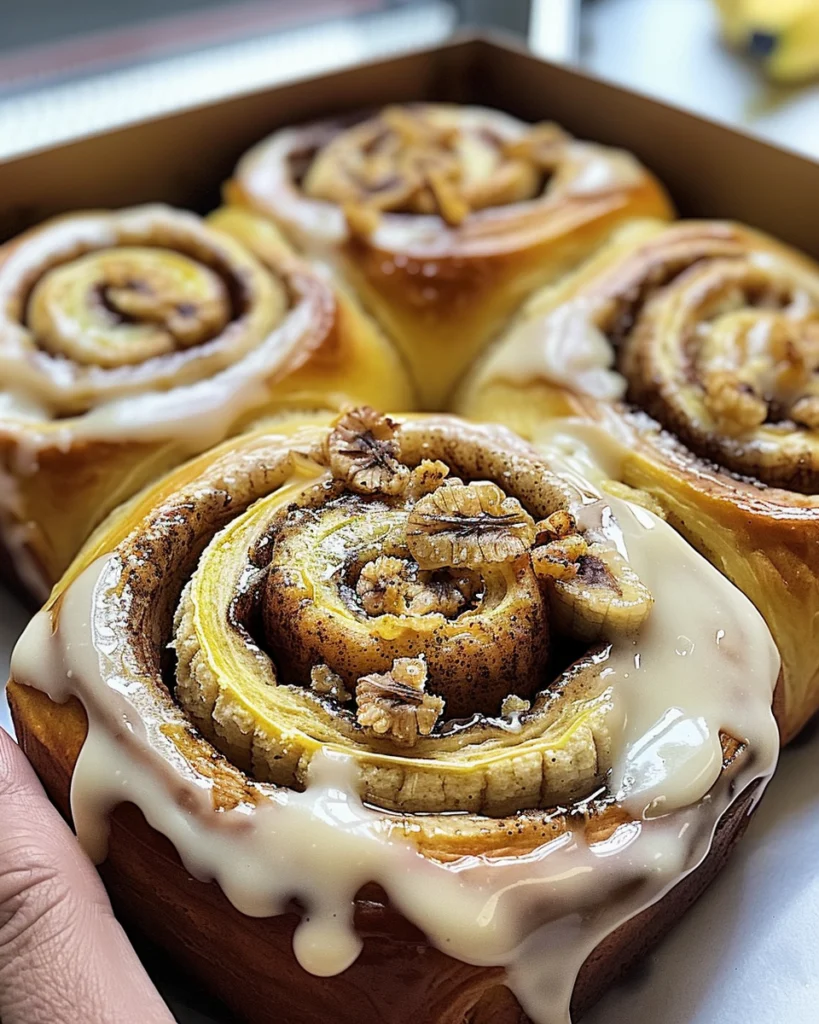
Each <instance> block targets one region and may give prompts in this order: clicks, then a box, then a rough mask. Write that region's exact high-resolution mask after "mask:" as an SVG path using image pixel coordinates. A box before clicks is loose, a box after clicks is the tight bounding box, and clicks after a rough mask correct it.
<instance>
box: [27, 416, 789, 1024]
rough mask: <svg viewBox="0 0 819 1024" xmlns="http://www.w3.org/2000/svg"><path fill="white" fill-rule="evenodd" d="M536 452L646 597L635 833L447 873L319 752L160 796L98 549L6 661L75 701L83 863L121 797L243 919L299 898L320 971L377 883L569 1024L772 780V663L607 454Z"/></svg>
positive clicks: (102, 841) (618, 736) (728, 589)
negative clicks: (717, 837) (725, 752)
mask: <svg viewBox="0 0 819 1024" xmlns="http://www.w3.org/2000/svg"><path fill="white" fill-rule="evenodd" d="M543 447H544V448H545V450H546V451H547V452H548V454H549V456H550V460H552V462H553V465H554V466H555V468H557V469H558V470H559V471H560V472H561V473H562V474H563V475H564V476H566V477H568V478H569V479H570V481H571V482H572V483H574V484H575V485H576V486H577V488H578V501H579V508H578V509H577V511H578V515H579V517H580V519H581V522H582V524H583V525H585V526H586V528H587V529H588V530H589V531H591V532H592V533H594V534H595V536H596V537H599V538H603V539H606V540H607V541H608V542H609V543H611V544H614V545H616V546H617V547H618V548H619V549H620V550H621V551H622V552H623V553H624V554H625V555H626V556H627V557H628V558H629V560H630V561H631V562H632V564H633V565H634V566H635V568H636V569H637V571H638V572H639V574H640V575H641V576H642V578H643V580H644V581H645V582H646V583H647V584H648V586H649V587H650V589H651V590H652V592H653V594H654V596H655V600H656V605H655V609H654V611H653V612H652V615H651V617H650V619H649V623H648V625H647V626H646V627H645V628H644V629H643V630H642V631H641V633H640V634H639V635H638V636H637V637H635V638H633V639H628V640H620V641H618V642H616V643H615V645H614V648H613V651H612V655H611V657H610V659H609V662H608V663H607V669H606V673H607V675H606V679H605V683H606V685H608V686H610V687H611V689H612V692H613V694H614V697H615V700H614V710H613V711H612V715H611V723H610V724H611V729H612V735H613V743H614V748H613V754H614V769H613V774H612V785H613V787H614V788H615V790H617V791H618V794H619V797H620V799H621V800H622V801H623V802H624V803H625V804H626V805H627V806H628V807H629V808H630V809H631V810H632V811H633V812H635V814H636V817H635V820H634V821H633V822H631V823H630V824H628V825H626V826H623V827H621V828H620V829H618V830H617V831H616V832H615V833H614V834H613V835H612V836H611V838H610V839H609V840H607V841H605V842H601V843H595V844H592V845H588V844H586V843H585V842H584V841H583V839H582V838H581V837H580V835H579V834H578V833H574V832H567V833H565V834H563V835H561V836H559V837H558V838H557V839H555V840H553V841H551V842H549V843H545V844H544V845H542V846H540V847H538V848H536V849H535V850H534V851H532V852H531V853H529V854H527V855H526V856H520V857H508V858H495V859H485V858H477V857H474V858H467V859H465V860H461V861H459V862H455V863H454V864H452V863H440V862H437V861H434V860H431V859H428V858H427V857H425V856H423V855H422V854H421V853H420V852H419V851H418V850H417V849H416V847H414V846H413V845H412V843H411V842H410V841H409V840H407V839H406V838H404V837H403V835H399V834H397V833H396V832H395V831H394V830H393V828H392V827H391V825H390V818H389V816H383V815H380V814H379V813H378V812H377V811H375V810H373V809H371V808H367V807H365V806H363V805H362V803H361V801H360V799H359V797H358V795H357V792H356V779H355V767H354V762H353V761H352V760H350V759H348V758H347V757H346V756H345V755H340V754H338V753H331V752H329V751H328V752H325V753H324V754H322V755H319V756H318V757H316V758H315V759H314V761H313V763H312V765H311V769H310V776H309V785H308V788H307V790H306V791H305V792H304V793H301V794H299V793H295V792H291V791H289V790H284V789H276V788H274V787H270V786H265V785H262V784H253V788H254V789H255V790H256V791H257V792H258V794H260V795H262V796H263V797H264V799H262V800H261V803H260V804H259V805H257V806H252V805H251V804H250V803H248V804H243V805H240V806H238V807H236V808H234V809H233V810H228V811H222V812H216V811H214V809H213V804H212V800H211V793H210V786H211V785H212V784H211V783H210V782H209V781H208V780H207V779H204V778H201V777H198V778H197V779H196V781H194V780H193V779H191V778H189V777H185V778H182V777H181V776H180V777H179V778H178V779H177V778H176V777H175V775H173V777H174V784H173V787H172V788H171V787H169V784H168V781H169V780H168V774H169V770H170V772H171V773H174V772H175V771H177V770H178V767H179V766H180V765H181V764H182V755H181V754H180V752H179V750H178V749H177V748H176V747H175V746H174V744H173V743H172V741H171V740H170V739H168V737H167V736H166V735H165V734H164V733H162V732H160V730H159V728H158V725H157V723H156V722H153V721H151V720H148V719H145V718H144V717H143V718H141V717H139V715H138V713H137V706H138V704H137V702H135V700H136V699H135V697H134V695H133V693H134V691H133V687H139V686H140V685H141V684H140V683H139V682H138V681H133V680H129V678H128V673H127V666H126V665H125V663H124V661H123V658H122V650H121V646H122V645H121V644H120V643H119V640H118V630H117V623H118V622H121V621H122V617H123V616H124V615H126V614H127V610H126V609H125V608H124V607H122V605H121V602H120V601H119V599H118V598H117V597H116V596H115V591H114V583H115V581H116V579H117V577H118V571H119V567H118V564H117V560H116V557H115V556H108V557H104V558H102V559H100V560H99V561H97V562H96V563H94V564H92V565H91V566H90V567H89V568H88V569H86V571H85V572H84V573H83V574H82V576H80V577H79V578H78V579H77V580H76V581H75V582H74V583H73V584H72V585H71V586H70V587H69V588H68V590H67V591H66V593H65V595H64V597H63V600H62V604H61V607H60V611H59V617H58V624H57V627H56V629H54V628H53V625H52V618H51V615H50V614H49V613H48V612H44V613H40V615H39V616H37V617H36V618H35V619H34V620H33V622H32V623H31V625H30V626H29V628H28V629H27V631H26V633H25V634H24V636H23V638H22V640H21V642H20V644H19V645H18V647H17V649H16V651H15V653H14V657H13V663H12V676H13V678H14V679H15V680H17V681H18V682H20V683H24V684H28V685H31V686H35V687H38V688H39V689H42V690H43V691H45V692H46V693H48V694H49V695H50V696H51V697H52V698H53V699H54V700H57V701H63V700H65V699H67V698H68V697H69V696H70V695H72V694H73V695H76V696H78V697H79V699H80V700H81V701H82V703H83V705H84V706H85V708H86V711H87V713H88V718H89V733H88V738H87V741H86V743H85V745H84V747H83V749H82V752H81V754H80V757H79V760H78V763H77V766H76V769H75V773H74V778H73V785H72V808H73V813H74V819H75V823H76V826H77V830H78V834H79V836H80V839H81V841H82V842H83V844H84V845H85V847H86V849H88V851H89V852H90V853H91V855H92V856H94V857H95V858H96V859H97V860H100V859H102V858H103V857H104V855H105V849H106V814H107V812H108V811H110V809H111V808H112V807H113V806H115V805H116V804H118V803H120V802H122V801H124V800H130V801H132V802H133V803H135V804H136V805H137V806H138V807H140V808H141V809H142V811H143V813H144V814H145V816H146V818H147V820H148V821H149V823H150V824H151V825H153V827H154V828H156V829H157V830H158V831H160V832H161V833H163V834H164V835H166V836H167V837H168V838H169V839H170V840H171V842H172V843H173V844H174V846H175V847H176V849H177V850H178V852H179V854H180V856H181V858H182V860H183V862H184V863H185V865H186V867H187V868H188V870H189V871H190V872H191V873H192V874H193V875H195V876H196V877H198V878H200V879H203V880H205V879H214V880H216V881H217V882H218V883H219V885H220V886H221V887H222V889H223V890H224V892H225V894H226V895H227V897H228V898H229V899H230V900H231V901H232V902H233V903H234V904H235V906H236V907H237V908H238V909H240V910H241V911H243V912H245V913H248V914H253V915H257V916H265V915H271V914H276V913H278V912H281V911H282V909H283V908H284V907H285V905H286V904H287V901H288V900H289V899H290V898H291V897H293V896H297V897H298V898H299V899H300V900H301V901H302V902H303V903H304V905H305V906H306V908H307V914H306V916H305V918H304V919H303V922H302V924H301V925H300V927H299V928H298V930H297V933H296V938H295V952H296V955H297V957H298V959H299V961H300V963H301V964H302V965H303V966H304V967H305V968H306V969H307V970H310V971H312V972H314V973H316V974H321V975H331V974H334V973H337V972H339V971H341V970H343V969H344V968H345V967H347V966H348V965H349V964H350V963H352V962H353V961H354V960H355V958H356V956H357V953H358V950H359V946H360V942H359V940H358V938H357V937H356V935H355V933H354V930H353V927H352V907H353V899H354V897H355V894H356V892H357V891H358V890H359V889H360V887H361V886H362V885H363V884H364V883H365V882H371V881H372V882H377V883H379V884H380V885H382V886H383V888H384V890H385V891H386V892H387V894H388V895H389V898H390V901H391V902H392V903H393V905H394V906H395V907H396V908H397V909H398V910H399V911H400V912H401V913H403V914H404V915H405V916H406V917H407V918H408V919H409V920H410V921H411V922H413V923H414V924H416V925H417V926H418V927H420V928H421V929H422V930H423V931H424V932H425V934H426V935H427V936H428V938H429V940H430V942H431V943H433V944H434V945H435V946H437V947H438V948H439V949H441V950H444V951H445V952H447V953H448V954H450V955H452V956H454V957H456V958H459V959H461V960H463V961H465V962H468V963H472V964H478V965H503V966H505V967H506V969H507V980H508V984H509V985H510V987H511V988H512V990H513V991H514V993H515V995H516V996H517V998H518V999H519V1000H520V1002H521V1004H522V1006H523V1007H524V1009H525V1010H526V1012H527V1013H528V1014H529V1016H530V1017H531V1018H532V1019H533V1020H534V1021H536V1022H538V1024H565V1022H567V1021H568V1007H569V1001H570V998H571V993H572V989H573V987H574V981H575V978H576V976H577V973H578V970H579V969H580V967H581V965H582V963H583V962H584V960H585V958H586V956H587V955H588V954H589V952H591V950H593V949H594V948H595V947H596V946H597V945H598V944H599V942H600V941H601V940H602V939H603V938H604V937H605V936H606V935H607V934H609V933H610V932H611V931H612V930H613V929H614V928H616V927H617V926H618V925H619V924H620V923H622V922H623V921H625V920H627V919H629V918H631V917H633V916H634V915H635V914H636V913H638V912H639V911H640V910H641V909H643V908H644V907H646V906H648V905H650V904H652V903H654V902H655V901H656V900H658V899H660V898H661V897H662V896H663V895H664V894H665V893H666V892H667V891H668V890H669V889H670V888H671V887H672V886H673V885H674V884H676V883H677V882H678V881H679V880H680V879H681V878H682V877H683V876H684V875H685V874H687V873H688V872H690V871H691V870H693V869H694V868H695V867H696V866H697V864H699V863H700V862H701V861H702V859H703V858H704V857H705V855H706V854H707V852H708V849H709V845H710V841H711V837H712V835H713V831H714V829H715V827H716V824H717V822H718V820H719V818H720V816H721V815H722V813H723V812H724V811H725V810H726V808H727V807H728V806H729V804H730V802H731V800H732V798H733V797H734V796H735V795H736V794H737V793H739V792H741V791H743V790H744V789H745V788H746V787H747V786H748V785H749V784H750V783H751V782H753V781H754V780H760V782H761V784H762V786H764V784H765V782H766V781H767V779H768V778H769V776H770V774H771V772H772V771H773V769H774V766H775V764H776V758H777V752H778V734H777V729H776V726H775V723H774V720H773V716H772V713H771V700H772V694H773V689H774V685H775V683H776V679H777V676H778V671H779V659H778V655H777V653H776V650H775V648H774V645H773V642H772V640H771V637H770V634H769V633H768V630H767V628H766V626H765V624H764V622H763V620H762V618H761V617H760V615H759V614H758V613H757V611H756V610H755V608H754V607H753V605H752V604H751V602H750V601H748V600H747V599H746V598H745V597H744V596H743V595H742V594H741V593H740V592H739V591H738V590H736V589H735V588H734V587H733V585H732V584H731V583H729V582H728V581H727V580H726V579H725V578H724V577H723V576H721V575H720V574H719V573H718V572H717V571H716V570H715V569H714V568H713V567H712V566H711V565H710V564H709V563H708V562H706V561H705V559H703V558H702V557H701V556H700V555H698V554H697V553H696V552H695V551H694V550H693V549H692V548H690V547H689V546H688V545H687V544H686V542H685V541H683V540H682V538H681V537H680V536H679V535H678V534H676V533H675V532H674V531H673V530H672V529H671V527H669V526H668V525H667V524H665V523H663V522H662V521H661V520H659V519H658V518H656V517H654V516H653V515H652V514H651V513H649V512H646V511H645V510H644V509H642V508H640V507H637V506H633V505H630V504H629V503H627V502H625V501H623V500H621V499H616V498H613V497H607V496H605V495H601V491H600V488H599V485H600V484H601V483H602V481H603V480H604V479H605V477H606V476H607V475H608V473H609V470H610V466H607V465H605V463H606V462H607V461H608V462H616V461H617V459H618V457H619V456H618V452H619V449H618V447H617V444H616V442H614V441H612V439H611V438H609V437H607V436H606V435H605V434H604V433H603V432H602V431H600V430H598V429H596V428H594V427H591V426H585V427H583V428H582V429H580V428H576V427H575V426H574V425H572V424H570V423H566V422H564V423H561V424H559V425H558V426H556V427H553V428H551V429H550V436H549V437H545V438H544V439H543ZM601 463H602V466H601ZM720 730H725V731H726V732H728V733H729V734H730V735H732V736H734V737H735V738H737V739H739V740H742V741H744V742H745V743H747V744H748V750H747V751H746V754H745V755H744V756H742V757H741V758H740V760H739V761H738V763H737V764H735V765H734V767H733V768H732V770H731V775H732V778H731V779H730V780H729V779H728V778H726V777H725V776H720V777H719V778H718V776H719V766H720V761H721V755H720V753H719V741H718V736H719V731H720ZM715 780H716V781H715ZM706 794H707V795H706ZM703 798H704V799H703ZM183 808H184V809H183ZM663 812H671V813H663ZM658 815H660V816H658Z"/></svg>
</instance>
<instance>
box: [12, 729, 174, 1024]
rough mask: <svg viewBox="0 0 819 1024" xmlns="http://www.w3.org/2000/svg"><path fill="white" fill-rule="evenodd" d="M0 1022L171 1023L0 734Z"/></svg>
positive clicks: (71, 844)
mask: <svg viewBox="0 0 819 1024" xmlns="http://www.w3.org/2000/svg"><path fill="white" fill-rule="evenodd" d="M0 1020H2V1022H3V1024H77V1022H79V1021H82V1022H83V1024H114V1022H116V1024H172V1022H173V1017H172V1016H171V1014H170V1013H169V1011H168V1010H167V1008H166V1007H165V1005H164V1003H163V1002H162V1000H161V999H160V997H159V995H158V993H157V991H156V989H155V988H154V987H153V985H152V984H151V981H150V979H149V978H148V976H147V974H146V973H145V971H144V969H143V967H142V965H141V964H140V962H139V960H138V959H137V956H136V954H135V953H134V951H133V949H132V948H131V945H130V943H129V942H128V939H127V937H126V935H125V932H124V931H123V930H122V928H121V927H120V925H119V924H118V923H117V921H116V919H115V918H114V916H113V913H112V910H111V905H110V903H109V902H108V897H107V895H106V893H105V889H104V888H103V886H102V883H101V882H100V880H99V877H98V875H97V872H96V871H95V870H94V867H93V865H92V864H91V862H90V861H89V860H88V859H87V857H86V856H85V854H84V853H83V852H82V850H81V849H80V847H79V844H78V843H77V841H76V839H75V838H74V836H73V835H72V833H71V831H70V829H69V828H68V826H67V825H66V824H65V822H64V821H63V820H62V818H61V817H60V815H59V814H58V813H57V811H56V810H55V809H54V808H53V807H52V806H51V804H50V803H49V801H48V798H47V797H46V795H45V793H44V792H43V789H42V787H41V786H40V783H39V782H38V780H37V777H36V776H35V774H34V771H33V769H32V768H31V766H30V765H29V764H28V762H27V761H26V759H25V756H24V755H23V753H22V751H21V750H20V748H19V747H18V746H17V744H16V743H15V742H14V741H13V740H12V739H11V737H10V736H9V735H8V734H7V733H6V732H4V731H3V729H2V728H0Z"/></svg>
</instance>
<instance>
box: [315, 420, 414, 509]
mask: <svg viewBox="0 0 819 1024" xmlns="http://www.w3.org/2000/svg"><path fill="white" fill-rule="evenodd" d="M397 431H398V427H397V425H396V424H395V423H394V422H393V421H392V420H391V419H390V418H389V417H388V416H383V415H382V414H381V413H379V412H376V411H375V409H371V408H370V407H369V406H368V405H363V406H360V407H359V408H358V409H352V410H351V411H350V412H347V413H345V414H344V415H343V416H342V417H341V418H340V419H339V420H338V421H337V422H336V425H335V429H334V430H333V431H332V433H331V434H330V437H329V439H328V441H327V454H328V461H329V465H330V472H331V473H332V474H333V476H334V477H335V478H336V479H337V480H344V481H345V482H346V483H347V485H348V486H349V487H350V489H351V490H353V491H358V493H360V494H375V493H377V492H381V493H383V494H400V493H401V492H402V491H403V489H404V487H405V486H406V484H407V481H408V479H409V469H408V468H407V467H406V466H405V465H403V464H402V463H401V462H399V460H398V458H397V455H398V444H397V442H396V440H395V435H396V433H397Z"/></svg>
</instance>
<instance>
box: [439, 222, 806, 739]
mask: <svg viewBox="0 0 819 1024" xmlns="http://www.w3.org/2000/svg"><path fill="white" fill-rule="evenodd" d="M818 371H819V267H817V266H816V265H815V264H813V263H812V262H811V261H809V260H807V259H806V258H805V257H803V256H801V255H800V254H798V253H796V252H794V251H793V250H790V249H788V248H787V247H785V246H783V245H781V244H779V243H777V242H775V241H773V240H772V239H770V238H767V237H766V236H764V235H762V234H760V233H758V232H756V231H752V230H751V229H750V228H745V227H741V226H739V225H736V224H728V223H718V222H707V221H706V222H691V223H680V224H676V225H674V226H671V227H666V226H663V225H660V224H643V225H640V226H633V227H631V228H629V229H628V230H626V231H625V232H624V233H623V234H622V235H621V236H620V237H619V238H618V239H617V240H615V241H614V242H613V243H612V244H611V245H610V246H609V247H607V248H606V249H604V250H602V251H601V252H600V253H599V254H598V255H597V256H596V257H594V258H593V259H592V260H591V261H589V263H588V264H587V265H586V266H585V267H584V268H583V269H582V270H581V271H579V272H578V273H577V274H576V275H575V276H574V277H573V278H572V279H571V280H568V281H566V282H564V283H563V284H561V285H559V286H558V287H556V288H554V289H552V290H550V291H544V292H543V293H541V294H540V295H538V296H536V297H535V298H533V299H532V301H531V303H530V304H529V306H528V307H527V308H526V310H525V311H524V313H523V315H522V316H521V318H520V320H519V321H518V323H517V324H516V325H515V326H514V328H513V329H512V330H511V331H510V332H509V334H508V335H507V336H506V337H505V338H504V339H502V340H501V341H500V342H499V344H498V345H497V347H496V348H495V349H494V350H493V351H492V352H491V353H490V355H489V356H488V357H487V358H486V360H485V361H484V362H483V364H482V365H480V366H479V367H478V368H477V369H476V370H475V371H474V373H473V374H472V377H471V378H470V380H469V382H468V383H467V384H466V386H465V387H464V389H463V391H462V394H461V397H460V401H459V407H460V408H461V410H462V411H464V412H466V413H467V414H468V415H472V416H476V417H479V418H488V419H491V420H499V421H501V422H504V423H507V424H509V425H511V426H514V427H515V428H516V429H517V430H519V431H521V432H522V433H523V434H525V435H526V436H528V437H530V438H541V439H542V438H545V437H547V436H549V435H551V434H552V433H553V432H554V431H555V430H559V429H560V423H559V422H558V423H557V424H554V423H552V424H551V425H550V424H549V423H548V422H547V421H549V420H550V419H551V418H552V417H555V416H558V417H561V416H570V417H571V416H574V417H577V416H580V417H583V418H586V419H588V420H589V421H591V422H595V423H602V424H604V425H605V427H606V430H607V432H608V435H609V453H608V463H607V464H608V467H609V471H610V473H611V474H612V475H613V476H616V477H617V478H619V479H620V480H622V481H624V482H625V483H626V484H630V485H633V486H636V487H639V488H641V489H643V490H645V491H647V492H649V493H650V494H651V495H652V496H653V497H654V498H655V500H656V501H657V502H659V504H660V505H661V506H662V508H663V509H664V510H665V511H666V513H667V515H668V519H669V521H670V522H671V523H672V524H673V525H674V526H675V527H676V528H677V529H679V530H680V531H681V532H682V533H683V534H684V535H685V536H686V537H687V538H688V539H689V540H690V541H691V542H692V543H693V544H694V545H695V546H696V547H697V548H699V549H700V551H702V552H703V554H705V555H706V557H708V558H709V559H710V560H711V561H712V562H713V563H714V565H716V566H717V567H718V568H719V569H720V570H721V571H722V572H724V573H725V575H726V576H728V577H729V579H731V580H733V581H734V583H736V584H737V586H738V587H740V588H741V589H742V590H743V591H744V592H745V593H746V594H747V595H748V596H749V597H750V598H751V599H752V600H753V601H754V603H755V604H756V606H757V607H758V608H759V610H760V611H761V612H762V614H763V615H764V617H765V619H766V621H767V623H768V625H769V627H770V629H771V631H772V633H773V635H774V638H775V640H776V643H777V645H778V647H779V650H780V653H781V655H782V660H783V670H784V683H785V685H784V687H783V689H782V692H781V702H780V704H779V706H778V709H777V711H778V718H779V724H780V728H781V730H782V734H783V738H784V739H785V740H787V739H789V738H790V737H792V736H793V735H794V734H795V733H796V732H797V731H798V730H799V729H800V728H801V726H802V725H803V724H804V723H805V722H806V720H807V719H808V718H809V717H810V716H811V715H812V714H813V713H814V712H815V710H816V709H817V707H819V617H817V614H816V613H817V608H818V607H819V596H817V595H819V554H817V551H819V547H818V546H817V541H819V499H817V497H816V492H817V491H819V433H817V430H818V429H819V372H818Z"/></svg>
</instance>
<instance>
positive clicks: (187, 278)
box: [27, 246, 232, 366]
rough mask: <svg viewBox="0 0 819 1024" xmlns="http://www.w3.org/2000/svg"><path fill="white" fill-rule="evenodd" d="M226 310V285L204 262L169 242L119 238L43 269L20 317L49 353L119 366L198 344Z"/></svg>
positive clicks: (215, 329)
mask: <svg viewBox="0 0 819 1024" xmlns="http://www.w3.org/2000/svg"><path fill="white" fill-rule="evenodd" d="M231 314H232V310H231V300H230V296H229V294H228V290H227V287H226V285H225V283H224V281H223V280H222V279H221V278H220V276H219V275H218V274H217V273H216V272H215V271H214V270H212V269H211V268H210V267H207V266H205V265H203V264H201V263H198V262H196V261H195V260H193V259H191V258H190V257H189V256H186V255H184V254H182V253H177V252H173V251H172V250H169V249H151V248H148V247H139V246H132V247H128V246H123V247H122V248H119V249H114V250H101V251H98V252H92V253H87V254H86V255H85V256H81V257H79V258H78V259H75V260H72V261H71V262H70V263H65V264H63V265H61V266H57V267H55V268H53V269H51V270H49V271H48V272H46V273H45V274H44V275H43V276H42V277H41V278H40V280H39V281H38V282H37V283H36V284H35V286H34V289H33V291H32V293H31V297H30V299H29V304H28V312H27V322H28V325H29V327H30V328H31V330H32V331H33V332H34V334H35V336H36V337H37V340H38V343H39V344H40V345H41V346H42V347H43V348H44V349H46V350H47V351H48V352H50V353H52V354H53V355H60V356H64V357H66V358H69V359H71V360H73V361H74V362H76V363H82V364H91V365H96V366H119V365H130V364H136V363H141V362H144V361H145V360H147V359H151V358H155V357H157V356H163V355H167V354H168V353H171V352H174V351H176V350H177V349H186V348H190V347H193V346H195V345H201V344H203V343H204V342H206V341H209V340H210V339H211V338H214V337H216V336H217V335H218V334H219V333H220V332H221V331H222V330H224V328H225V326H226V324H227V323H228V321H229V320H230V318H231Z"/></svg>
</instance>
